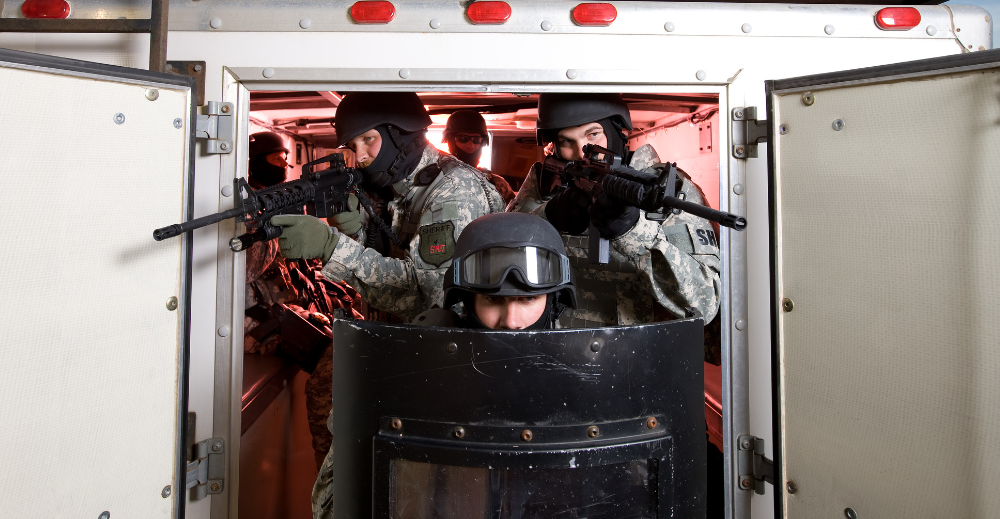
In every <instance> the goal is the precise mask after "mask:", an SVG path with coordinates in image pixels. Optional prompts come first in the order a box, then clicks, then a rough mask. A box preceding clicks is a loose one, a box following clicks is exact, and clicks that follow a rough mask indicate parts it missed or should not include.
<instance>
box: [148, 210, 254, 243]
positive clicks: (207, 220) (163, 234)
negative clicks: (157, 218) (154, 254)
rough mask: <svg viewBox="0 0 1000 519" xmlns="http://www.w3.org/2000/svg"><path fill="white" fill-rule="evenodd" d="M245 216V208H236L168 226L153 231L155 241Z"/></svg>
mask: <svg viewBox="0 0 1000 519" xmlns="http://www.w3.org/2000/svg"><path fill="white" fill-rule="evenodd" d="M241 214H243V208H241V207H234V208H232V209H230V210H228V211H223V212H221V213H215V214H210V215H208V216H202V217H201V218H195V219H194V220H191V221H190V222H184V223H175V224H174V225H168V226H166V227H163V228H160V229H157V230H155V231H153V239H154V240H156V241H162V240H165V239H167V238H173V237H174V236H177V235H179V234H184V233H186V232H188V231H193V230H195V229H200V228H202V227H205V226H206V225H212V224H213V223H217V222H221V221H222V220H226V219H228V218H233V217H235V216H239V215H241Z"/></svg>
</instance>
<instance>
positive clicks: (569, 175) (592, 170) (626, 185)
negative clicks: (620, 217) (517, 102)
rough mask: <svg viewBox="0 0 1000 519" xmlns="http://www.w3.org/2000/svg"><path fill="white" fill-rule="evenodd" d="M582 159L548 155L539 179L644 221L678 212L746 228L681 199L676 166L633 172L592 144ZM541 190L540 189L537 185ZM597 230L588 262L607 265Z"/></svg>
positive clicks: (734, 218)
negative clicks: (615, 203)
mask: <svg viewBox="0 0 1000 519" xmlns="http://www.w3.org/2000/svg"><path fill="white" fill-rule="evenodd" d="M583 154H584V158H583V159H582V160H575V161H565V160H562V159H559V158H556V157H555V156H552V155H550V156H548V157H546V158H545V161H544V162H542V175H541V176H540V178H552V179H556V178H557V179H560V180H561V181H562V182H561V183H562V185H566V184H568V183H569V182H576V184H577V185H578V186H579V187H580V188H581V189H583V190H584V191H588V192H590V193H591V195H592V196H594V197H596V196H597V195H599V194H600V193H601V192H604V193H607V194H608V195H610V196H612V197H614V198H617V199H619V200H621V201H623V202H625V203H626V204H629V205H631V206H634V207H638V208H639V209H642V210H643V211H646V219H648V220H654V221H663V220H666V219H667V217H668V213H673V214H680V212H681V211H684V212H686V213H690V214H693V215H695V216H699V217H701V218H704V219H706V220H709V221H712V222H716V223H718V224H720V225H724V226H726V227H729V228H731V229H736V230H737V231H742V230H743V229H745V228H746V226H747V220H746V218H744V217H742V216H736V215H735V214H732V213H727V212H725V211H716V210H715V209H712V208H711V207H706V206H704V205H701V204H698V203H695V202H688V201H687V200H684V193H681V192H680V191H679V188H678V183H677V180H678V178H677V177H678V175H677V163H676V162H673V163H668V164H666V165H665V166H666V167H664V168H662V169H661V171H660V174H659V175H655V174H652V173H646V172H643V171H639V170H636V169H632V168H630V167H628V166H625V165H623V164H622V157H621V156H620V155H616V154H615V153H614V152H612V151H611V150H609V149H607V148H602V147H600V146H597V145H595V144H588V145H586V146H584V147H583ZM540 187H541V186H540ZM597 237H598V235H597V230H596V229H595V228H593V226H591V229H590V254H589V256H590V258H591V263H607V262H608V250H609V244H608V240H607V239H605V238H599V239H595V238H597Z"/></svg>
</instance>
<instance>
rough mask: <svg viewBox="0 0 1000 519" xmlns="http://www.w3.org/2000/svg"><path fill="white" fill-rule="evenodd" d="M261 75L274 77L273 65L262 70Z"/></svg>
mask: <svg viewBox="0 0 1000 519" xmlns="http://www.w3.org/2000/svg"><path fill="white" fill-rule="evenodd" d="M260 75H262V76H264V77H274V69H273V68H271V67H267V68H266V69H264V70H262V71H261V72H260Z"/></svg>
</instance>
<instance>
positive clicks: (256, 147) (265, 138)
mask: <svg viewBox="0 0 1000 519" xmlns="http://www.w3.org/2000/svg"><path fill="white" fill-rule="evenodd" d="M276 151H284V152H286V153H287V152H288V148H286V147H285V141H284V140H283V139H282V138H281V136H280V135H278V134H277V133H274V132H257V133H255V134H253V135H251V136H250V162H253V159H255V158H257V157H258V156H259V155H267V154H269V153H274V152H276Z"/></svg>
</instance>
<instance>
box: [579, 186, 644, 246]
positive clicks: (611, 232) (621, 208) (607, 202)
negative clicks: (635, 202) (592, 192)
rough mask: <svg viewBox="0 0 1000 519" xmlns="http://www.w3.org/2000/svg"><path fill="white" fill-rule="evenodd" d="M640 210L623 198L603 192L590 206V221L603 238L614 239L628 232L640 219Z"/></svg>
mask: <svg viewBox="0 0 1000 519" xmlns="http://www.w3.org/2000/svg"><path fill="white" fill-rule="evenodd" d="M639 215H640V211H639V208H637V207H632V206H630V205H628V204H626V203H625V202H622V201H621V200H619V199H617V198H614V197H611V196H608V195H607V194H605V193H601V194H600V195H598V196H597V200H594V203H593V204H592V205H591V206H590V222H591V223H593V224H594V227H596V228H597V230H598V231H599V232H600V233H601V237H602V238H607V239H609V240H613V239H615V238H618V237H621V236H622V235H623V234H625V233H627V232H628V231H629V230H630V229H632V227H635V223H636V222H637V221H639Z"/></svg>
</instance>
